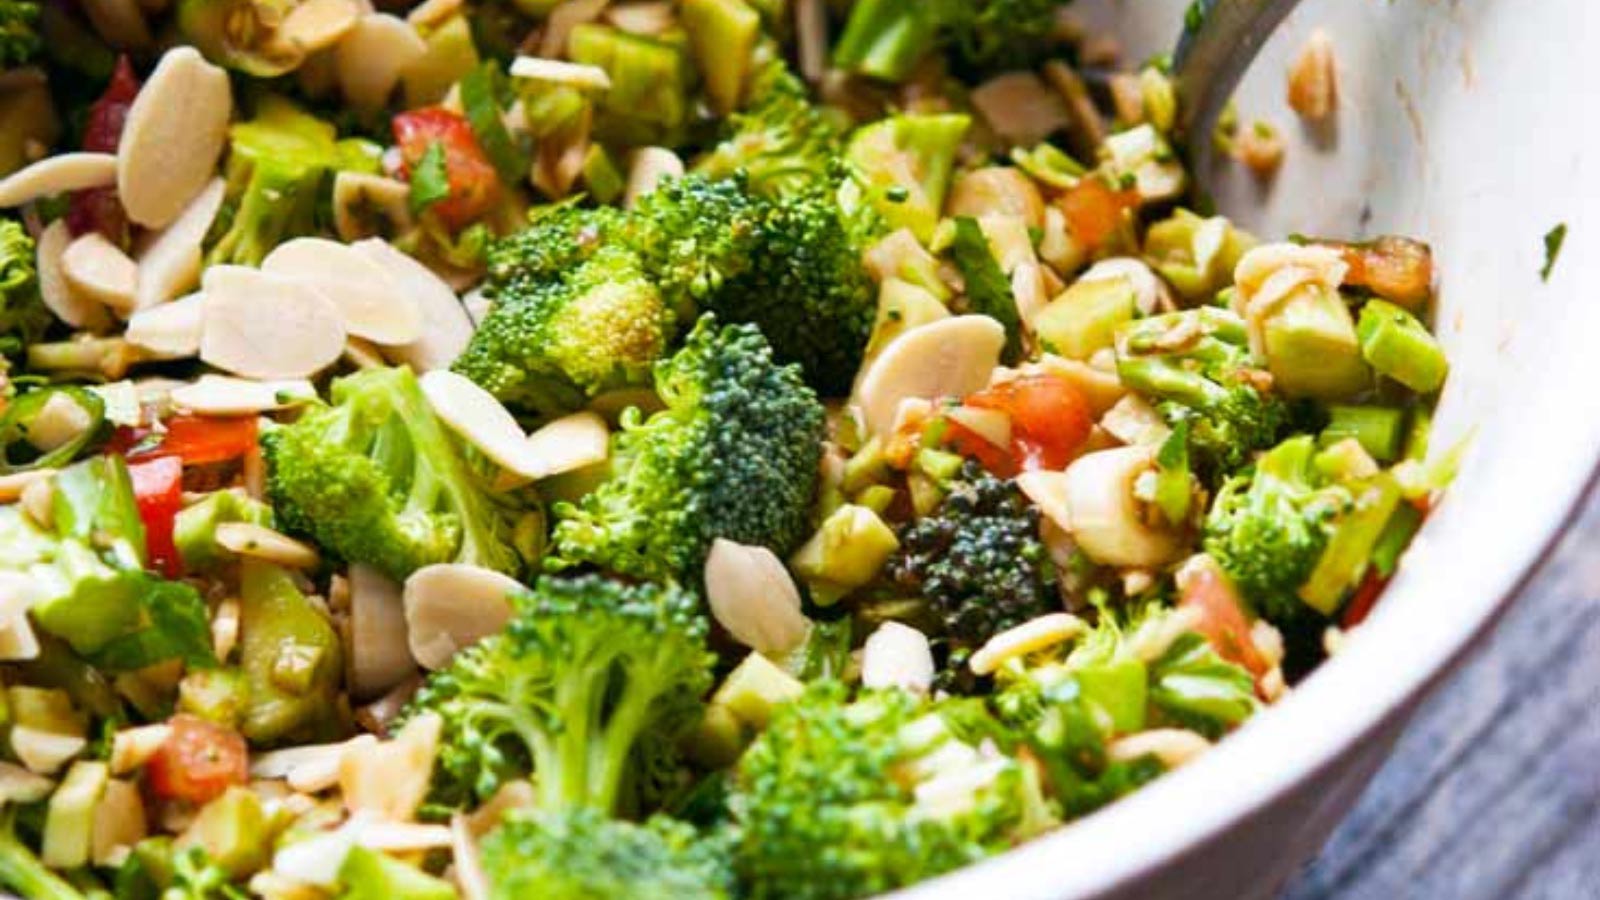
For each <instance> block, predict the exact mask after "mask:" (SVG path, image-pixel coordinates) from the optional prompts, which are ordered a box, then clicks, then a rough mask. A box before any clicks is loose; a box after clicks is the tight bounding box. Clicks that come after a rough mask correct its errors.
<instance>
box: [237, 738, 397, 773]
mask: <svg viewBox="0 0 1600 900" xmlns="http://www.w3.org/2000/svg"><path fill="white" fill-rule="evenodd" d="M377 742H378V739H377V738H375V737H373V736H372V735H370V734H363V735H358V736H356V737H353V738H350V739H349V740H346V741H339V742H337V743H332V744H301V745H298V746H294V747H284V748H283V749H281V750H269V751H267V752H265V753H257V754H254V755H253V756H251V757H250V775H251V777H254V778H263V779H273V780H275V779H279V778H290V777H291V776H292V775H293V774H294V772H295V771H296V770H298V769H301V768H304V767H308V766H310V767H316V768H324V767H325V768H326V769H327V770H328V771H329V777H330V778H331V779H332V781H330V782H329V783H330V784H332V783H333V781H337V780H338V778H339V760H341V759H343V758H344V755H345V754H346V753H348V752H349V751H351V750H353V749H355V748H357V747H363V746H367V745H370V744H376V743H377Z"/></svg>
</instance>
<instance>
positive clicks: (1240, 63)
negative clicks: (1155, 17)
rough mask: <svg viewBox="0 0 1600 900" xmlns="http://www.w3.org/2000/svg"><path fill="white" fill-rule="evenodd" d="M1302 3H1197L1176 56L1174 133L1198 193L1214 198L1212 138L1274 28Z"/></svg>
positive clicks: (1296, 0)
mask: <svg viewBox="0 0 1600 900" xmlns="http://www.w3.org/2000/svg"><path fill="white" fill-rule="evenodd" d="M1299 3H1300V0H1195V2H1194V4H1193V5H1192V6H1190V7H1189V12H1188V13H1187V15H1186V16H1185V21H1184V29H1183V36H1182V37H1181V38H1179V39H1178V49H1177V51H1176V52H1175V53H1174V54H1173V56H1172V71H1173V81H1174V86H1175V87H1176V89H1177V94H1178V120H1177V123H1176V127H1175V128H1174V132H1175V133H1176V135H1177V138H1178V141H1179V143H1180V144H1181V145H1182V146H1183V149H1184V155H1185V157H1186V158H1187V159H1188V161H1189V170H1190V171H1191V172H1192V173H1193V174H1194V177H1195V180H1196V181H1197V185H1196V187H1197V191H1196V193H1197V195H1198V196H1201V197H1206V196H1210V193H1209V191H1207V190H1206V182H1207V180H1208V179H1209V178H1210V175H1211V157H1212V154H1213V152H1214V151H1215V148H1214V147H1213V142H1212V140H1211V136H1212V134H1213V133H1214V132H1215V131H1216V129H1217V121H1218V119H1220V118H1221V117H1222V112H1223V110H1224V109H1226V108H1227V106H1228V100H1229V98H1231V97H1232V96H1233V92H1234V89H1235V88H1237V87H1238V86H1239V79H1240V78H1242V77H1244V73H1245V71H1246V70H1248V69H1249V68H1250V64H1251V63H1252V62H1254V61H1255V58H1256V54H1257V53H1259V52H1261V46H1262V45H1263V44H1265V43H1266V42H1267V38H1268V37H1270V36H1271V35H1272V32H1273V29H1275V28H1277V27H1278V25H1279V24H1280V23H1281V22H1282V21H1283V19H1284V17H1285V16H1287V15H1289V12H1290V10H1292V9H1294V8H1295V7H1296V6H1298V5H1299Z"/></svg>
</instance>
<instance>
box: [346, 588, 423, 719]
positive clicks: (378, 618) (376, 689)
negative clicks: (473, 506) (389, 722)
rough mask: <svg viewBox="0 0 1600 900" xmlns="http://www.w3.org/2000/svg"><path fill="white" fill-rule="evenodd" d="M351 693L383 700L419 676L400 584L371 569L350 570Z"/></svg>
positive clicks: (364, 697) (360, 697) (359, 698)
mask: <svg viewBox="0 0 1600 900" xmlns="http://www.w3.org/2000/svg"><path fill="white" fill-rule="evenodd" d="M348 636H349V642H350V652H349V655H348V657H347V658H348V659H349V660H350V692H351V693H352V694H353V695H354V696H355V698H356V699H358V700H369V699H372V698H375V697H381V696H383V694H385V693H386V692H388V690H389V689H390V688H392V687H394V686H395V685H397V684H399V683H400V682H402V681H405V680H406V679H407V678H409V677H411V676H412V675H414V674H416V671H417V662H416V660H414V659H412V658H411V649H410V647H408V646H407V645H406V613H405V604H404V603H402V602H401V599H400V585H399V584H398V583H397V582H395V581H394V580H393V579H391V578H389V577H388V576H386V575H384V574H383V573H382V572H379V571H378V570H377V569H374V568H373V567H371V566H367V565H361V564H359V563H358V564H356V565H353V566H351V567H350V628H349V632H348Z"/></svg>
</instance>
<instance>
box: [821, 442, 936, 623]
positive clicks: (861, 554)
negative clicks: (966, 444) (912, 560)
mask: <svg viewBox="0 0 1600 900" xmlns="http://www.w3.org/2000/svg"><path fill="white" fill-rule="evenodd" d="M957 462H958V464H959V462H960V460H959V458H958V459H957ZM899 546H900V542H899V541H898V540H897V539H896V538H895V536H894V530H893V529H892V528H890V527H889V526H888V525H886V524H884V521H883V520H882V519H880V518H878V514H877V513H876V512H875V511H873V510H871V509H868V508H867V507H865V506H858V505H853V504H846V505H844V506H841V507H839V508H838V509H836V510H834V511H833V513H832V514H831V515H829V516H828V518H827V519H826V520H824V521H823V523H822V526H821V527H820V528H818V529H817V532H816V534H814V535H812V536H811V539H810V540H808V541H806V543H805V544H804V545H803V546H801V548H800V549H799V550H796V551H795V554H794V558H793V559H792V560H791V564H792V565H793V566H794V570H795V573H796V574H798V575H799V576H800V577H801V578H803V579H805V580H806V581H808V582H820V583H823V584H826V585H830V586H834V587H839V588H845V589H849V588H856V587H860V586H862V585H864V584H867V583H868V582H870V581H872V579H874V578H876V577H877V575H878V572H879V571H880V570H882V569H883V566H884V563H886V562H888V561H889V556H890V554H892V553H894V551H895V550H896V549H897V548H898V547H899ZM813 599H814V600H816V602H817V603H818V604H819V605H826V604H825V603H823V599H824V598H823V596H822V594H818V595H817V596H815V597H813ZM832 599H838V597H837V596H833V597H832Z"/></svg>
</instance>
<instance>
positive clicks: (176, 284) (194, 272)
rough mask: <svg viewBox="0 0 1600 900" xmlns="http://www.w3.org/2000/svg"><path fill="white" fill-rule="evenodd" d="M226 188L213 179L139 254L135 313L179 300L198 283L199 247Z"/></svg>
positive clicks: (220, 203)
mask: <svg viewBox="0 0 1600 900" xmlns="http://www.w3.org/2000/svg"><path fill="white" fill-rule="evenodd" d="M226 189H227V185H226V184H225V183H224V182H223V180H222V179H221V178H213V179H211V181H210V182H209V183H208V184H207V185H206V186H205V187H204V188H202V189H201V191H200V193H199V194H198V195H196V196H195V198H194V200H192V201H191V202H190V203H189V205H188V206H186V207H184V210H183V212H182V213H181V214H179V216H178V218H177V219H176V220H175V221H174V222H173V223H172V224H171V225H168V226H167V227H166V228H165V229H163V230H162V231H161V232H160V233H158V234H156V235H155V236H154V237H153V238H152V239H151V240H150V241H149V242H148V243H147V244H145V246H144V248H143V249H142V250H140V251H139V255H138V260H139V288H138V290H137V291H136V292H135V294H134V308H135V309H149V308H150V307H152V306H155V305H156V304H158V303H165V302H167V301H168V300H171V299H173V298H175V297H179V296H182V295H183V293H184V292H185V291H188V290H192V289H193V288H194V287H195V286H196V285H198V284H199V283H200V264H201V245H202V244H203V243H204V242H205V239H206V232H208V231H210V230H211V223H212V222H213V221H215V220H216V218H217V211H218V210H220V209H222V199H223V196H224V194H225V193H226Z"/></svg>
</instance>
